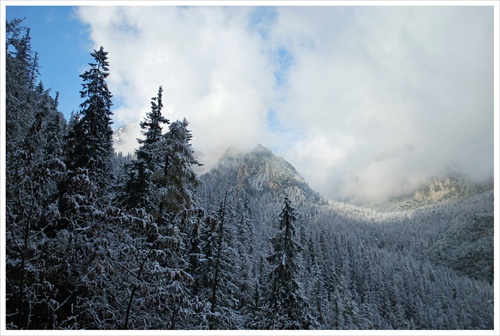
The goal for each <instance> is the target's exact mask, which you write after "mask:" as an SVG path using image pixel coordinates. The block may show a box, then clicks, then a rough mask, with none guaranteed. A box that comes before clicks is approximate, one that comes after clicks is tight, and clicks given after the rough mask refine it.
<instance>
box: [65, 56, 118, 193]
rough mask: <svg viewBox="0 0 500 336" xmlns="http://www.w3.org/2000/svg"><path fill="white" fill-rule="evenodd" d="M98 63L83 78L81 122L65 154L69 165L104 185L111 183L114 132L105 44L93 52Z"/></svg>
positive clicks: (75, 128) (77, 125) (92, 64)
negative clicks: (86, 170)
mask: <svg viewBox="0 0 500 336" xmlns="http://www.w3.org/2000/svg"><path fill="white" fill-rule="evenodd" d="M90 55H91V56H92V57H93V58H94V61H95V63H89V65H90V69H89V70H87V71H85V72H84V73H83V74H82V75H80V77H81V78H82V80H83V84H82V86H83V90H82V91H80V93H81V97H82V98H83V99H84V102H83V103H82V104H81V105H80V107H81V112H80V117H79V119H78V122H77V123H75V125H74V127H73V129H72V130H70V139H71V140H72V142H69V143H68V147H67V150H66V155H67V157H68V168H69V169H75V168H84V169H88V170H89V173H90V174H91V175H92V176H93V178H95V179H96V181H97V182H98V184H99V186H100V187H101V188H104V187H105V185H106V184H107V183H109V177H110V176H109V174H110V171H111V159H112V156H113V140H112V136H113V131H112V129H111V124H112V121H111V116H112V115H113V113H112V112H111V106H112V102H111V98H112V95H111V92H109V89H108V85H107V83H106V78H107V77H108V76H109V69H108V66H109V63H108V57H107V55H108V53H107V52H105V51H104V49H103V47H101V48H100V49H99V50H94V52H92V53H91V54H90Z"/></svg>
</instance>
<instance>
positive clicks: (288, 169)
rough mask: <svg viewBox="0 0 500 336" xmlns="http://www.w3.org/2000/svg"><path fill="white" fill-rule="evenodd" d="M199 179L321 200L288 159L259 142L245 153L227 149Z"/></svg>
mask: <svg viewBox="0 0 500 336" xmlns="http://www.w3.org/2000/svg"><path fill="white" fill-rule="evenodd" d="M202 179H203V180H205V181H206V182H208V183H212V182H211V181H216V182H214V184H213V185H216V186H217V188H220V189H221V190H228V189H230V188H236V189H241V190H244V191H245V192H246V193H248V194H249V195H261V194H262V193H265V192H270V193H279V194H289V193H292V194H296V195H302V197H304V199H309V200H310V201H311V202H320V201H321V197H320V196H319V194H317V193H316V192H314V191H313V190H312V189H311V188H310V187H309V186H308V185H307V183H306V181H305V180H304V178H303V177H302V176H300V174H299V173H298V172H297V170H296V169H295V168H294V167H293V166H292V165H291V164H290V163H288V162H287V161H286V160H285V159H283V158H281V157H279V156H277V155H275V154H274V153H273V152H272V151H271V150H270V149H268V148H266V147H264V146H262V145H261V144H259V145H257V146H256V147H255V148H254V149H253V150H252V151H251V152H249V153H247V154H242V153H239V152H233V150H231V149H228V150H227V151H226V153H225V154H224V155H223V156H222V157H221V159H220V160H219V162H218V164H217V165H215V166H214V167H213V168H212V169H211V170H210V171H209V172H208V173H206V174H205V175H203V176H202Z"/></svg>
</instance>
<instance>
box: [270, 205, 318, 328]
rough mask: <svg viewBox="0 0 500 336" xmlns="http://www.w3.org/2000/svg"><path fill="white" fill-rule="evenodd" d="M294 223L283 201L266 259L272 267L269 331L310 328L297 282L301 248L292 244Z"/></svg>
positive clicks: (295, 242) (303, 298) (310, 319)
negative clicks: (276, 230)
mask: <svg viewBox="0 0 500 336" xmlns="http://www.w3.org/2000/svg"><path fill="white" fill-rule="evenodd" d="M296 220H297V217H296V215H295V209H294V208H293V207H292V206H291V204H290V200H289V199H288V197H285V203H284V206H283V210H282V211H281V214H280V216H279V231H278V232H277V233H276V235H275V236H274V237H273V238H271V243H272V247H273V252H272V254H271V255H270V256H269V257H268V261H269V262H270V264H271V267H272V269H271V272H270V274H269V284H270V287H271V288H270V293H269V297H268V302H267V304H268V306H269V308H270V311H271V316H269V317H268V321H267V326H266V327H267V328H269V329H309V328H310V327H311V325H312V317H311V316H310V315H309V311H310V309H309V307H308V303H307V299H306V298H305V296H304V295H303V293H302V291H301V287H300V283H299V281H298V279H297V278H298V275H299V274H300V273H301V272H300V268H301V264H300V253H301V251H302V246H301V245H300V244H299V243H298V242H297V241H296V240H295V235H296V232H295V231H296V230H295V226H294V224H293V223H294V222H295V221H296Z"/></svg>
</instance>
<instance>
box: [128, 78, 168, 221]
mask: <svg viewBox="0 0 500 336" xmlns="http://www.w3.org/2000/svg"><path fill="white" fill-rule="evenodd" d="M162 95H163V89H162V87H161V86H160V88H159V89H158V95H157V96H156V97H153V98H151V111H150V112H148V113H147V114H146V117H145V118H144V121H141V122H140V126H141V130H142V134H143V135H144V136H145V138H144V139H137V142H138V143H139V144H140V147H139V148H138V149H137V150H136V151H135V158H134V159H133V160H132V162H131V164H130V165H129V166H128V168H127V170H128V179H127V181H126V183H125V188H124V189H125V192H124V204H125V206H126V207H129V208H133V207H135V208H145V209H146V211H148V212H149V213H152V214H155V215H156V216H158V214H159V210H158V208H159V203H160V200H159V195H158V188H159V187H160V186H159V185H158V184H157V183H155V181H153V178H152V177H153V174H155V172H157V171H160V172H161V171H162V169H161V167H162V165H163V162H164V160H165V153H164V148H163V147H162V141H163V138H164V134H163V127H162V125H163V124H169V121H168V119H167V118H165V117H164V116H163V115H162V108H163V98H162Z"/></svg>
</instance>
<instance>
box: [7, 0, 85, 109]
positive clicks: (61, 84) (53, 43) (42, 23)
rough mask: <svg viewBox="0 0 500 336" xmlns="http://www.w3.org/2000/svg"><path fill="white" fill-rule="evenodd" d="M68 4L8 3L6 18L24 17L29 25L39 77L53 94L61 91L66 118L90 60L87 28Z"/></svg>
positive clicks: (76, 106) (75, 105)
mask: <svg viewBox="0 0 500 336" xmlns="http://www.w3.org/2000/svg"><path fill="white" fill-rule="evenodd" d="M74 11H75V7H71V6H58V7H56V6H35V7H33V6H7V7H6V18H7V20H12V19H14V18H20V19H22V18H25V20H24V21H23V25H24V26H26V27H28V28H30V35H31V45H32V49H33V51H35V52H38V54H39V64H40V74H41V76H40V79H41V80H42V82H43V83H44V86H45V88H47V89H48V88H50V89H51V92H52V95H53V96H54V95H55V92H57V91H59V92H60V97H59V110H60V111H61V112H63V113H64V114H65V115H66V117H67V118H69V115H70V113H71V111H78V110H79V104H80V103H81V99H80V93H79V92H80V90H81V88H82V86H81V80H80V77H79V75H80V74H81V73H82V70H83V71H84V70H85V68H86V66H87V64H88V63H89V62H91V61H92V59H91V57H90V54H89V53H90V51H91V49H90V48H91V46H92V43H91V41H90V40H89V36H88V32H87V30H88V28H87V27H86V26H85V25H84V24H82V22H81V21H80V20H79V19H78V18H77V16H76V15H75V13H74Z"/></svg>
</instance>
